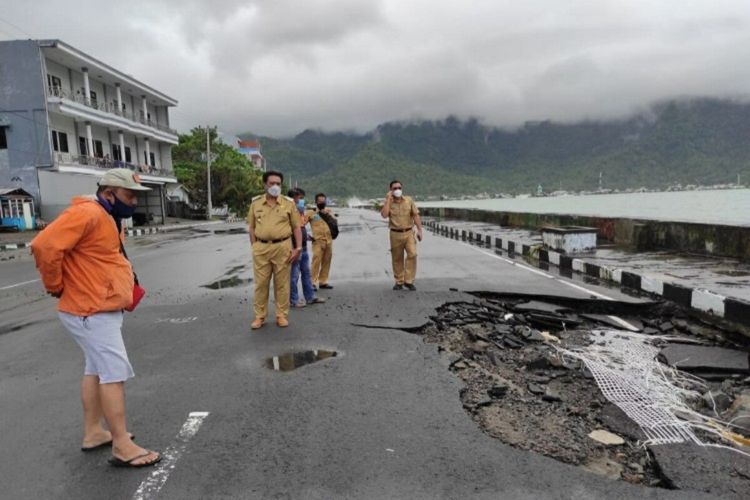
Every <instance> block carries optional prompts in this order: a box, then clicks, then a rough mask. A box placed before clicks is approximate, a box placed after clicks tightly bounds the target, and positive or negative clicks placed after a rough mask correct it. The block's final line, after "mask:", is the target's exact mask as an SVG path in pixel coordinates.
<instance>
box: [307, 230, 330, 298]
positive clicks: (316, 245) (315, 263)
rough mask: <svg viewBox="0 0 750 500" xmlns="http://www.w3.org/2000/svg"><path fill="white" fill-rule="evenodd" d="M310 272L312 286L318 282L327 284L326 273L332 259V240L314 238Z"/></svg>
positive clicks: (328, 270)
mask: <svg viewBox="0 0 750 500" xmlns="http://www.w3.org/2000/svg"><path fill="white" fill-rule="evenodd" d="M312 253H313V258H312V268H311V269H310V272H311V273H312V282H313V286H316V287H317V286H318V284H319V283H322V284H324V285H327V284H328V273H329V272H330V271H331V259H333V240H332V239H330V238H321V239H317V238H315V241H313V242H312Z"/></svg>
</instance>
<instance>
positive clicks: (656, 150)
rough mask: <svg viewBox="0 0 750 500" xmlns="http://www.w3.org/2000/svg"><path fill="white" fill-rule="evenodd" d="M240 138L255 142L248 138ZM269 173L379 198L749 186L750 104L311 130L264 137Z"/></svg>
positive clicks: (687, 103) (687, 102) (681, 104)
mask: <svg viewBox="0 0 750 500" xmlns="http://www.w3.org/2000/svg"><path fill="white" fill-rule="evenodd" d="M240 137H241V138H256V137H257V136H255V135H253V134H251V133H246V134H240ZM257 138H258V139H260V141H261V143H262V147H263V154H264V156H265V157H266V158H267V160H268V162H269V166H270V167H271V168H274V169H277V170H281V171H282V172H284V173H285V174H290V175H292V177H293V179H294V180H295V181H298V182H299V183H300V185H304V186H305V187H306V188H307V189H308V190H309V191H323V192H326V193H327V194H329V195H332V196H337V197H346V196H352V195H356V196H360V197H366V198H367V197H381V196H382V195H383V194H384V193H385V192H386V191H387V189H388V182H389V181H390V180H391V179H395V178H397V179H399V180H401V181H402V182H403V183H404V188H405V192H408V193H410V194H413V195H416V196H436V195H447V196H457V195H462V194H476V193H481V192H488V193H499V192H504V193H514V192H515V193H518V192H532V191H536V188H537V186H538V185H540V184H541V185H542V187H543V188H544V190H545V191H548V192H549V191H555V190H558V189H564V190H568V191H580V190H595V189H597V188H598V186H599V173H600V172H601V173H602V179H603V187H604V188H611V189H624V188H638V187H647V188H660V187H666V186H668V185H672V184H675V183H681V184H703V185H705V184H719V183H730V182H736V179H737V174H738V173H739V174H741V175H742V179H743V180H750V104H748V103H742V102H737V101H730V100H721V99H709V98H697V99H680V100H670V101H665V102H660V103H658V104H655V105H653V106H651V108H650V109H649V110H648V111H647V112H644V113H640V114H637V115H634V116H631V117H629V118H624V119H620V120H610V121H584V122H579V123H572V124H565V123H555V122H550V121H543V122H529V123H526V124H525V125H524V126H523V127H520V128H518V129H515V130H507V129H500V128H496V127H489V126H486V125H483V124H481V123H480V122H479V121H477V120H474V119H471V120H467V121H462V120H459V119H457V118H454V117H449V118H446V119H445V120H440V121H419V122H389V123H385V124H382V125H380V126H378V127H377V128H376V129H375V130H374V131H372V132H369V133H366V134H361V135H359V134H351V133H342V132H335V133H327V132H322V131H315V130H305V131H304V132H302V133H300V134H299V135H297V136H295V137H293V138H291V139H274V138H270V137H257Z"/></svg>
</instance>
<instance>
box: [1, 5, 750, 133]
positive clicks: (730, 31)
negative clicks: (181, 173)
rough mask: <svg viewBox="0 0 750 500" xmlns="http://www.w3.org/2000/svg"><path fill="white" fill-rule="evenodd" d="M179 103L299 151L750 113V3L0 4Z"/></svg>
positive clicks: (7, 17)
mask: <svg viewBox="0 0 750 500" xmlns="http://www.w3.org/2000/svg"><path fill="white" fill-rule="evenodd" d="M0 5H2V9H0V37H2V38H4V39H9V38H28V37H33V38H60V39H62V40H64V41H66V42H67V43H69V44H71V45H73V46H75V47H77V48H79V49H81V50H83V51H85V52H88V53H90V54H92V55H93V56H95V57H97V58H99V59H101V60H103V61H105V62H107V63H109V64H111V65H113V66H115V67H117V68H118V69H121V70H123V71H125V72H126V73H129V74H132V75H134V76H135V77H136V78H138V79H140V80H142V81H144V82H145V83H147V84H149V85H151V86H153V87H155V88H158V89H159V90H162V91H164V92H165V93H167V94H169V95H171V96H173V97H175V98H177V99H178V100H179V101H180V104H179V106H178V108H177V109H175V110H174V111H173V113H172V121H173V125H175V126H176V127H177V128H179V129H181V130H187V129H189V128H190V127H191V126H193V125H195V124H198V123H211V124H218V126H219V127H220V128H221V129H222V130H225V131H227V132H241V131H246V130H252V131H254V132H256V133H260V134H265V135H275V136H288V135H292V134H294V133H297V132H300V131H302V130H304V129H306V128H321V129H324V130H357V131H365V130H369V129H371V128H373V127H374V126H376V125H377V124H379V123H382V122H385V121H389V120H410V119H421V118H424V119H431V118H443V117H445V116H447V115H449V114H454V115H458V116H460V117H469V116H474V117H478V118H480V119H481V120H482V121H483V122H485V123H487V124H491V125H498V126H503V127H514V126H517V125H519V124H521V123H523V122H524V121H527V120H540V119H552V120H558V121H575V120H580V119H584V118H593V119H597V118H608V117H614V116H622V115H626V114H630V113H632V112H634V111H636V110H640V109H644V108H645V107H646V106H647V105H648V104H649V103H651V102H653V101H655V100H659V99H663V98H666V97H673V96H694V95H706V96H728V97H734V98H740V99H747V98H748V97H750V5H749V4H748V1H747V0H736V1H730V0H699V1H694V0H646V1H642V0H616V1H615V0H586V1H584V0H524V1H518V0H514V1H508V0H481V1H480V0H462V1H459V0H429V1H428V0H148V1H145V0H131V1H129V2H104V1H101V0H91V1H89V0H81V1H75V0H68V1H52V0H34V1H28V2H21V1H13V0H0Z"/></svg>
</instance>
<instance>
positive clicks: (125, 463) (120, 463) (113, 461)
mask: <svg viewBox="0 0 750 500" xmlns="http://www.w3.org/2000/svg"><path fill="white" fill-rule="evenodd" d="M152 453H156V452H155V451H147V452H146V453H144V454H142V455H138V456H136V457H133V458H131V459H130V460H120V459H119V458H117V457H112V458H110V459H109V465H111V466H112V467H132V468H134V469H137V468H139V467H151V466H152V465H156V464H158V463H159V462H161V454H159V456H158V457H157V458H156V460H154V461H153V462H146V463H145V464H134V463H133V462H134V461H136V460H138V459H139V458H143V457H147V456H149V455H150V454H152Z"/></svg>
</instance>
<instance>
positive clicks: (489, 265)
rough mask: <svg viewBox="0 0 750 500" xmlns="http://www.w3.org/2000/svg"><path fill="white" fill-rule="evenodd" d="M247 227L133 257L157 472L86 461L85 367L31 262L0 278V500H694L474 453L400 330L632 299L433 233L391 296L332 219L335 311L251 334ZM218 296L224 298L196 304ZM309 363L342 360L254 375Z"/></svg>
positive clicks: (299, 316) (367, 250)
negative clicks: (450, 309)
mask: <svg viewBox="0 0 750 500" xmlns="http://www.w3.org/2000/svg"><path fill="white" fill-rule="evenodd" d="M241 227H242V226H241V225H234V226H230V225H223V226H222V225H220V226H216V227H211V228H210V229H204V230H202V231H201V232H190V231H184V232H181V233H172V234H164V235H155V236H153V237H148V238H144V239H136V240H133V241H131V242H129V243H128V253H129V255H130V256H131V258H132V260H133V262H134V265H135V268H136V271H137V272H138V274H139V276H140V278H141V282H142V284H143V285H144V286H145V287H146V289H147V290H148V295H147V297H146V299H144V302H143V303H142V305H141V306H139V308H138V310H137V311H136V312H134V313H129V314H127V315H126V319H125V327H124V336H125V342H126V345H127V347H128V351H129V355H130V359H131V362H132V364H133V366H134V369H135V372H136V377H135V378H134V379H132V380H131V381H130V382H128V384H127V387H126V392H127V405H128V416H129V421H128V424H129V429H130V431H131V432H133V433H134V434H135V435H136V440H137V442H138V443H139V444H141V445H143V446H146V447H150V448H152V449H156V450H161V451H165V450H169V452H170V453H169V455H168V456H167V457H166V458H165V463H163V464H161V466H160V468H158V469H135V470H122V469H114V468H112V467H110V466H108V465H107V458H108V456H109V451H108V450H101V451H98V452H93V453H82V452H80V451H79V447H80V444H81V411H80V403H79V387H78V385H79V381H80V377H81V374H82V371H83V356H82V354H81V352H80V350H79V348H78V346H77V345H76V344H75V343H74V342H73V340H71V339H70V338H69V336H68V334H67V333H66V332H65V331H64V329H63V327H62V325H61V324H60V322H59V321H58V319H57V316H56V312H55V304H56V301H55V300H54V299H52V298H50V297H47V296H46V295H45V294H44V292H43V290H42V288H41V285H40V283H39V282H38V281H35V280H37V279H38V275H37V273H36V270H35V268H34V264H33V261H32V260H31V259H30V257H29V256H28V255H25V254H23V253H21V252H19V253H18V255H19V258H17V259H14V260H10V261H4V262H0V497H1V498H8V499H22V498H30V499H31V498H33V499H40V498H75V499H100V498H101V499H105V498H106V499H110V498H112V499H114V498H117V499H119V498H123V499H124V498H165V499H191V498H320V499H330V498H408V499H417V498H513V499H524V498H529V499H532V498H533V499H539V498H576V499H588V498H637V499H644V498H680V499H684V498H693V497H696V498H699V496H698V495H695V496H693V495H692V494H691V493H690V492H685V491H668V490H663V489H655V488H651V489H648V488H644V487H639V486H633V485H630V484H627V483H624V482H618V481H610V480H607V479H604V478H601V477H599V476H595V475H593V474H590V473H588V472H586V471H584V470H582V469H580V468H575V467H572V466H568V465H565V464H562V463H559V462H556V461H554V460H552V459H548V458H546V457H543V456H540V455H537V454H533V453H529V452H524V451H521V450H517V449H514V448H511V447H509V446H506V445H504V444H502V443H501V442H500V441H498V440H496V439H493V438H491V437H489V436H487V435H485V434H484V433H483V432H482V431H481V430H480V429H479V428H478V427H477V425H476V424H475V423H474V422H473V421H472V420H471V419H470V417H469V416H468V415H467V414H466V413H465V411H464V409H463V408H462V406H461V401H460V399H459V390H460V389H461V383H460V381H459V380H458V378H457V377H455V376H454V375H453V374H452V373H451V372H450V371H449V370H448V360H447V359H446V357H445V356H443V355H441V354H440V353H438V352H437V351H436V348H435V346H430V345H427V344H425V343H423V342H422V339H421V338H420V337H419V336H417V335H414V334H412V333H408V332H405V331H403V330H400V328H414V327H418V326H420V325H423V324H424V323H426V322H427V321H428V316H429V315H431V314H433V313H434V310H435V308H436V307H438V306H440V305H441V304H443V303H445V302H448V301H456V300H466V299H469V300H471V299H472V297H470V296H468V295H466V294H464V293H463V292H464V291H476V290H495V291H506V292H523V293H538V294H554V295H566V296H572V297H590V296H591V294H592V292H593V293H595V294H597V293H598V294H604V295H606V296H609V297H613V298H616V299H622V300H633V299H629V298H628V297H627V296H624V295H621V294H620V293H619V292H618V291H615V290H611V289H606V288H598V287H596V286H592V285H588V284H584V283H580V282H570V281H565V282H563V281H561V280H560V279H559V278H551V277H549V276H548V275H545V274H544V273H543V272H542V271H539V270H530V269H526V268H524V267H522V266H519V265H512V264H509V263H507V262H505V261H503V260H501V259H498V258H497V257H496V256H494V255H493V253H492V252H491V251H489V250H485V249H480V248H476V247H471V246H468V245H466V244H464V243H461V242H457V241H450V240H447V239H444V238H441V237H438V236H435V235H432V234H431V233H427V232H426V234H425V241H424V242H422V243H420V244H419V246H418V252H419V270H418V279H417V287H418V291H417V292H409V291H401V292H395V291H392V290H391V286H392V284H393V281H392V277H391V270H390V255H389V252H388V230H387V227H386V225H385V223H384V222H383V221H382V220H381V219H380V217H379V215H378V214H375V213H372V212H366V211H355V210H341V211H340V228H341V234H340V236H339V238H338V239H337V240H336V242H335V244H334V258H333V269H332V272H331V281H330V282H331V284H333V285H334V287H335V288H334V289H333V290H328V291H323V292H321V295H322V296H325V297H327V298H329V301H328V303H326V304H323V305H315V306H311V307H307V308H305V309H299V310H292V313H291V316H290V323H291V325H290V327H289V328H287V329H279V328H277V327H276V326H275V324H273V323H270V324H267V325H266V326H265V327H264V328H263V329H261V330H259V331H257V332H253V333H251V330H250V321H251V320H252V307H251V305H252V283H251V282H247V281H245V280H247V279H249V278H252V261H251V255H250V246H249V242H248V236H247V234H242V233H232V232H226V230H228V229H230V228H237V229H240V228H241ZM217 229H218V230H222V231H224V232H221V233H215V232H214V231H216V230H217ZM229 278H235V279H233V280H231V282H230V283H229V284H230V285H235V286H229V287H227V288H219V289H211V288H206V287H204V286H205V285H209V284H212V283H215V282H217V281H218V280H222V279H229ZM451 288H453V289H457V290H458V291H451V290H450V289H451ZM354 325H364V326H354ZM316 349H317V350H325V349H327V350H334V351H337V352H338V356H337V357H335V358H332V359H327V360H324V361H321V362H318V363H315V364H312V365H308V366H305V367H302V368H300V369H298V370H295V371H292V372H288V373H281V372H275V371H272V370H269V369H268V368H266V367H265V366H264V363H265V360H266V359H267V358H269V357H273V356H276V355H279V354H282V353H286V352H292V351H303V350H316ZM206 413H207V414H206ZM191 414H193V416H192V417H191V416H190V415H191ZM540 432H541V430H540Z"/></svg>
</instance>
